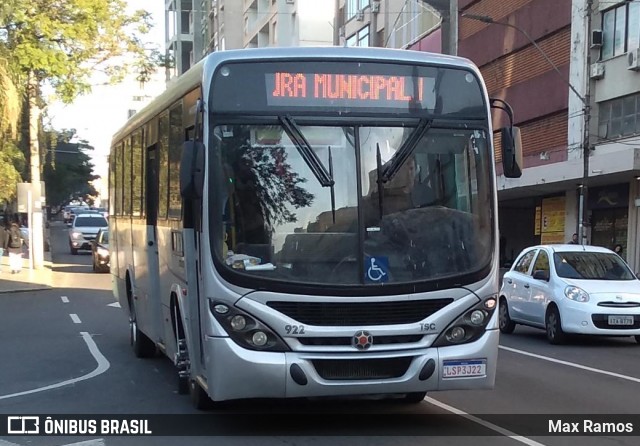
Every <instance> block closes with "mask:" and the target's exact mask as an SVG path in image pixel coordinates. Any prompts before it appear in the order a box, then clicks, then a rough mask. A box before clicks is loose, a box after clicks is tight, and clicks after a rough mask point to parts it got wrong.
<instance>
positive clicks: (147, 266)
mask: <svg viewBox="0 0 640 446" xmlns="http://www.w3.org/2000/svg"><path fill="white" fill-rule="evenodd" d="M157 146H158V145H157V144H154V145H152V146H150V147H147V148H146V151H145V166H146V181H145V191H146V193H145V209H146V225H145V234H144V237H143V241H144V245H143V249H141V250H140V257H139V259H138V264H139V265H140V266H141V268H140V269H141V270H144V272H145V274H144V275H143V276H142V280H143V281H144V283H141V284H140V285H141V286H143V287H144V289H145V292H146V296H145V297H146V303H147V314H148V316H149V321H148V322H149V326H148V328H149V330H150V332H151V333H152V336H153V340H155V341H160V342H162V343H164V341H165V340H164V329H163V323H162V302H161V300H160V267H159V261H158V243H157V225H158V206H159V202H158V197H159V192H158V184H159V176H158V147H157Z"/></svg>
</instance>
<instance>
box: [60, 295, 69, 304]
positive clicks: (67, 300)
mask: <svg viewBox="0 0 640 446" xmlns="http://www.w3.org/2000/svg"><path fill="white" fill-rule="evenodd" d="M60 299H62V302H64V303H65V304H68V303H69V298H68V297H67V296H60Z"/></svg>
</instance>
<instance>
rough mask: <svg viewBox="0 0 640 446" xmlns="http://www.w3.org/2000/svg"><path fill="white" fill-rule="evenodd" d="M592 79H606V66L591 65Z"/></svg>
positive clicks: (599, 64)
mask: <svg viewBox="0 0 640 446" xmlns="http://www.w3.org/2000/svg"><path fill="white" fill-rule="evenodd" d="M590 77H591V79H594V80H598V79H602V78H603V77H604V64H601V63H598V62H596V63H593V64H591V73H590Z"/></svg>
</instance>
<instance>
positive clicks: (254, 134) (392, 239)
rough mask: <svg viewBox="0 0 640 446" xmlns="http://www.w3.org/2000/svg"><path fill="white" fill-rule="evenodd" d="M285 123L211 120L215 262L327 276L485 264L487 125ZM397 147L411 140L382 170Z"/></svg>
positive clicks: (275, 273) (354, 281) (257, 272)
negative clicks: (390, 172) (420, 129)
mask: <svg viewBox="0 0 640 446" xmlns="http://www.w3.org/2000/svg"><path fill="white" fill-rule="evenodd" d="M286 125H287V123H284V125H255V124H253V125H225V126H217V127H215V129H214V132H213V136H212V138H213V140H212V147H213V151H212V153H213V154H214V156H216V157H218V158H217V159H216V160H214V162H213V163H211V165H212V168H213V169H214V172H213V176H214V177H217V181H216V182H212V183H211V189H210V190H211V192H212V193H211V194H210V196H211V197H213V200H214V201H213V202H212V207H211V209H212V210H213V209H215V210H219V212H217V211H216V212H215V213H214V214H213V215H212V217H213V218H212V219H211V220H212V222H215V221H216V218H220V217H218V216H221V217H222V221H219V223H217V228H216V227H212V231H214V232H217V231H219V232H218V233H219V234H220V237H214V238H213V243H215V244H214V250H215V252H216V254H217V256H218V259H219V260H220V263H221V264H223V265H226V267H227V268H229V269H230V270H232V271H235V272H236V273H239V274H248V275H251V276H261V277H262V278H263V279H265V278H267V279H272V280H279V281H285V282H288V283H290V282H296V281H298V282H303V283H317V284H325V285H326V284H348V285H367V284H376V283H403V282H404V283H407V282H415V281H425V280H433V279H439V278H444V277H454V276H459V275H463V274H469V273H472V272H474V271H478V270H479V269H481V268H482V267H484V266H486V265H487V264H488V262H489V261H490V258H491V243H492V237H493V233H492V224H491V200H490V191H491V189H490V188H491V185H490V182H489V177H488V175H489V173H490V164H489V160H490V152H489V149H488V147H489V144H488V141H487V135H486V134H485V132H484V131H482V130H469V129H465V130H457V129H456V130H454V129H444V128H430V129H429V130H428V131H427V132H426V133H422V136H421V137H418V136H416V134H417V133H416V128H417V127H400V126H397V127H391V126H389V127H385V126H379V127H365V126H351V127H335V126H313V125H300V126H299V127H298V126H297V125H296V124H293V126H295V127H293V128H288V127H286ZM295 132H298V135H300V134H301V135H302V136H303V137H304V138H300V137H297V138H296V137H295V136H296V133H295ZM291 135H293V136H294V137H293V138H292V137H291ZM411 138H414V139H413V140H412V141H413V142H412V143H408V144H407V143H406V141H407V140H410V139H411ZM305 140H306V141H305ZM307 142H308V144H306V143H307ZM303 145H304V146H305V147H306V149H305V147H301V146H303ZM401 147H404V148H405V150H406V147H410V148H412V149H413V150H410V153H409V156H407V157H406V158H405V159H404V160H403V162H401V163H397V162H396V164H397V166H396V167H398V169H397V170H395V173H394V174H393V175H389V176H388V178H384V173H385V169H386V168H387V167H388V166H389V165H391V164H393V163H394V160H397V158H399V157H398V156H396V157H395V158H394V155H395V154H396V153H398V151H399V149H400V148H401ZM311 152H312V153H311ZM378 177H380V178H384V179H385V180H386V181H380V182H378V180H377V178H378ZM212 224H215V223H212ZM218 228H219V229H218Z"/></svg>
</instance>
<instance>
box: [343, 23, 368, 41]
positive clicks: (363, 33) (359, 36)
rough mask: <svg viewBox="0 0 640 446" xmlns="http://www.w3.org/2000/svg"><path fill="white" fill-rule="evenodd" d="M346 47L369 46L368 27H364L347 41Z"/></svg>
mask: <svg viewBox="0 0 640 446" xmlns="http://www.w3.org/2000/svg"><path fill="white" fill-rule="evenodd" d="M347 46H369V26H368V25H367V26H365V27H364V28H362V29H361V30H359V31H358V32H357V33H355V34H354V35H352V36H351V37H349V38H348V39H347Z"/></svg>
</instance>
